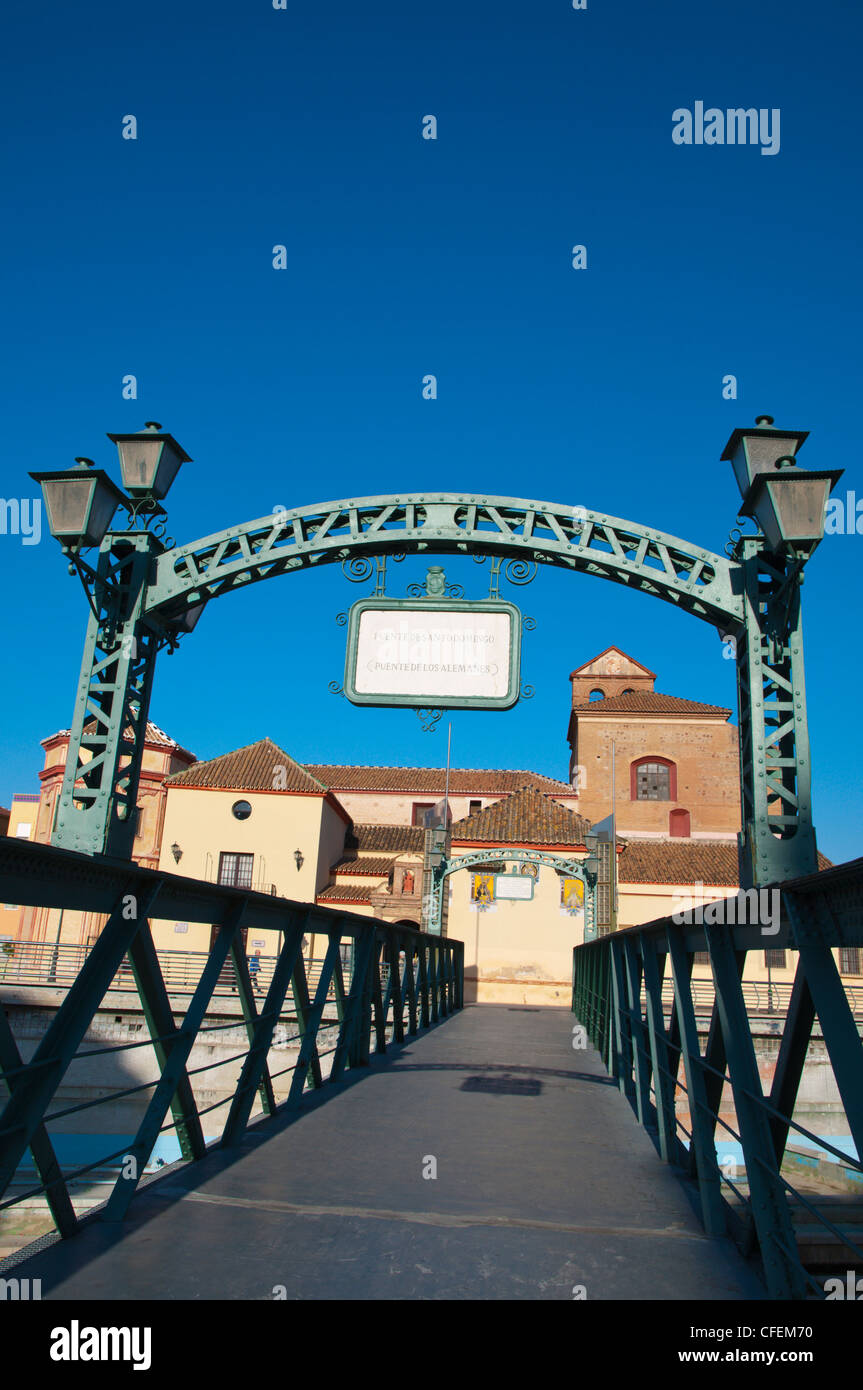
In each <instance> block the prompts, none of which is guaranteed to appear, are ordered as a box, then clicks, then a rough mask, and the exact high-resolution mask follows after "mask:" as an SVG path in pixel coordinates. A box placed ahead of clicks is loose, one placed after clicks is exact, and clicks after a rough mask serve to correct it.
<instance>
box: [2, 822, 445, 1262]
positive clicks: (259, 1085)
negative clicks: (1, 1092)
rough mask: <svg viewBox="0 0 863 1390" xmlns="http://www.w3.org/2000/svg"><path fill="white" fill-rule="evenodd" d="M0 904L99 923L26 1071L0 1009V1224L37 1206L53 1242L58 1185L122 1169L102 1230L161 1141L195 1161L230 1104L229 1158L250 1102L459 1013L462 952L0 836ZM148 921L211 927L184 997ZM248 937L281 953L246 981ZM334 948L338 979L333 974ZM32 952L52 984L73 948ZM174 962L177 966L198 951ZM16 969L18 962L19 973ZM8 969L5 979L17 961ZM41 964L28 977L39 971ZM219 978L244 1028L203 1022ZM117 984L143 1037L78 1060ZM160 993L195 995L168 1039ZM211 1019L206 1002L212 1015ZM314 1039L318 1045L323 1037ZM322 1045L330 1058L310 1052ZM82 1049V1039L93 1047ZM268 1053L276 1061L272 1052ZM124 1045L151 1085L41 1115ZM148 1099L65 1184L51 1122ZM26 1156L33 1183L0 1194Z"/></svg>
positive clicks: (340, 1072) (67, 1205)
mask: <svg viewBox="0 0 863 1390" xmlns="http://www.w3.org/2000/svg"><path fill="white" fill-rule="evenodd" d="M0 896H2V898H4V899H5V900H6V901H9V902H16V903H20V904H22V905H24V906H41V907H47V908H67V909H72V910H81V911H85V912H94V913H100V914H104V915H105V917H106V919H107V920H106V924H105V926H104V928H103V930H102V932H101V933H100V935H99V937H98V938H97V939H96V941H95V942H94V943H93V944H92V946H91V947H89V948H87V949H86V954H85V956H84V958H83V959H82V960H81V959H78V961H77V963H78V970H77V973H76V974H75V977H74V979H71V980H70V979H67V978H63V980H62V982H63V984H64V985H67V986H68V992H67V993H66V996H65V998H64V999H63V1001H62V1003H61V1004H60V1006H59V1007H58V1009H57V1011H56V1013H55V1015H54V1018H53V1020H52V1022H51V1024H50V1026H49V1027H48V1029H47V1032H46V1033H45V1035H44V1037H43V1038H42V1040H41V1042H40V1043H39V1044H38V1046H37V1047H36V1050H35V1052H34V1054H33V1056H32V1057H31V1058H30V1059H29V1060H28V1061H27V1062H24V1061H23V1060H22V1058H21V1054H20V1051H19V1048H18V1043H17V1041H16V1039H15V1037H14V1035H13V1032H12V1028H11V1026H10V1023H9V1020H8V1019H7V1017H6V1015H5V1013H4V1011H3V1009H2V1008H0V1075H2V1079H3V1081H4V1083H5V1086H6V1089H7V1090H8V1092H9V1098H8V1101H7V1103H6V1105H5V1108H4V1109H3V1110H2V1113H0V1199H2V1200H0V1211H2V1210H4V1209H5V1208H8V1207H10V1206H13V1205H14V1204H15V1203H16V1202H20V1201H23V1200H24V1199H25V1198H29V1197H32V1196H35V1195H37V1194H44V1196H45V1199H46V1201H47V1204H48V1207H49V1209H50V1212H51V1215H52V1217H53V1219H54V1223H55V1225H56V1228H57V1230H58V1232H59V1233H60V1235H62V1236H69V1235H72V1234H73V1233H74V1232H75V1231H76V1230H77V1229H78V1227H79V1224H80V1222H79V1218H78V1216H77V1215H76V1213H75V1211H74V1208H73V1205H72V1201H71V1198H70V1195H69V1186H68V1184H69V1183H70V1182H72V1181H73V1180H75V1179H78V1178H80V1177H82V1176H83V1175H86V1174H88V1173H89V1174H93V1173H95V1172H97V1171H98V1172H102V1171H103V1170H104V1169H105V1168H106V1167H108V1166H110V1165H112V1164H113V1165H120V1164H121V1165H122V1166H121V1168H120V1172H119V1175H118V1176H117V1178H116V1180H115V1182H114V1184H113V1188H112V1191H111V1194H110V1196H109V1198H108V1200H107V1202H106V1204H105V1206H104V1209H102V1210H101V1211H100V1219H103V1220H107V1221H121V1220H122V1219H123V1217H124V1216H125V1214H126V1211H127V1209H128V1206H129V1202H130V1201H131V1200H132V1197H133V1196H134V1194H135V1191H136V1189H137V1187H138V1184H139V1182H140V1179H141V1177H142V1176H143V1172H144V1168H145V1166H146V1164H147V1162H148V1159H149V1158H150V1156H151V1154H152V1153H153V1151H154V1147H155V1145H156V1141H157V1140H158V1138H159V1136H160V1134H163V1133H164V1132H166V1131H168V1130H172V1129H173V1130H175V1131H176V1136H177V1139H178V1141H179V1145H180V1150H181V1153H182V1156H183V1158H184V1159H187V1160H195V1159H198V1158H202V1157H203V1156H204V1154H205V1152H206V1151H207V1147H208V1145H207V1141H206V1140H205V1138H204V1133H203V1128H202V1124H201V1121H202V1117H203V1116H204V1115H205V1114H208V1113H211V1112H213V1111H215V1110H218V1109H219V1107H220V1106H223V1105H227V1106H228V1107H229V1109H228V1113H227V1117H226V1119H225V1123H224V1126H223V1128H222V1129H221V1133H220V1136H219V1138H218V1141H217V1142H218V1143H219V1144H220V1145H221V1146H223V1147H231V1146H234V1145H236V1144H237V1143H238V1142H239V1141H240V1139H241V1138H242V1135H243V1134H244V1133H245V1131H246V1129H247V1128H248V1126H249V1123H250V1120H251V1118H252V1110H253V1107H254V1105H255V1102H256V1099H259V1101H260V1107H259V1109H260V1112H261V1113H262V1114H263V1115H273V1114H275V1113H281V1112H283V1111H288V1110H291V1109H293V1108H295V1107H296V1106H298V1105H299V1104H300V1102H301V1100H302V1097H303V1094H304V1093H305V1092H306V1091H307V1090H317V1089H319V1088H320V1087H322V1086H323V1085H325V1084H333V1083H336V1082H338V1081H340V1080H342V1079H343V1078H344V1076H345V1074H346V1072H348V1071H351V1070H354V1069H356V1068H359V1067H363V1066H365V1065H368V1062H369V1060H370V1056H371V1053H372V1052H375V1053H383V1052H385V1051H386V1049H387V1044H388V1042H392V1041H394V1042H396V1043H400V1042H403V1041H404V1039H405V1036H406V1035H408V1034H415V1033H417V1032H418V1031H419V1030H420V1029H421V1028H427V1027H429V1026H430V1025H431V1024H433V1023H436V1022H438V1021H439V1020H441V1019H443V1018H446V1017H447V1016H448V1015H449V1014H450V1013H452V1012H453V1011H454V1010H456V1009H460V1008H461V1007H462V1005H463V1002H464V950H463V946H462V943H461V942H460V941H455V940H452V939H447V938H442V937H437V936H429V935H427V934H425V933H423V932H420V931H418V930H415V929H412V928H409V927H405V926H403V925H398V926H394V925H390V924H388V923H384V922H380V921H378V920H376V919H373V918H368V917H360V916H356V915H354V914H353V913H349V912H341V911H335V910H333V909H330V908H325V907H318V906H316V905H315V904H309V903H297V902H292V901H290V900H288V899H284V898H275V897H272V896H271V895H269V894H262V893H256V892H254V891H252V890H248V891H246V890H244V889H237V888H227V887H224V886H220V885H217V884H212V883H207V882H204V881H199V880H196V879H188V878H182V877H180V876H179V875H175V874H169V873H165V872H163V871H154V870H151V869H144V868H142V867H140V866H139V865H137V864H134V863H131V862H129V863H124V862H120V861H117V860H108V859H104V860H101V859H94V858H89V857H88V856H86V855H81V854H76V853H72V852H70V851H68V850H60V849H55V848H53V847H51V846H48V845H38V844H33V843H30V842H27V841H20V840H10V839H5V838H3V839H0ZM151 917H152V918H160V919H168V920H171V919H173V920H181V921H187V922H204V923H207V924H209V925H211V926H212V925H215V926H216V927H217V928H218V930H217V932H216V935H215V939H214V942H213V946H212V949H211V950H210V952H209V953H208V954H207V957H206V960H205V961H204V963H203V967H202V969H201V970H200V973H199V975H198V978H197V981H195V982H194V983H193V982H192V981H191V979H190V980H188V981H187V982H186V984H185V985H184V986H183V990H182V991H178V990H177V989H176V987H175V986H172V985H171V984H169V980H170V978H171V972H170V964H169V965H167V966H164V967H163V959H164V958H160V957H159V955H158V954H157V952H156V950H155V947H154V945H153V938H152V935H151V932H150V918H151ZM245 928H248V929H250V931H255V930H258V931H260V930H266V929H273V930H276V931H280V932H281V933H282V936H281V940H282V942H283V945H282V947H281V950H280V952H279V954H278V956H277V957H275V958H268V959H267V968H266V970H265V969H263V968H262V969H260V970H259V971H258V979H257V981H256V982H253V981H252V979H251V977H250V972H249V962H248V958H247V954H246V950H245V948H244V944H243V936H244V929H245ZM312 932H314V933H315V934H316V935H319V936H322V937H325V938H326V940H327V949H326V953H325V955H324V958H323V961H322V962H320V963H318V962H316V964H319V969H318V971H317V975H316V977H315V974H314V972H313V973H312V975H311V977H310V972H309V970H308V968H307V965H306V962H305V961H304V959H303V954H302V945H303V938H304V936H305V935H307V934H311V933H312ZM30 944H39V943H30ZM346 948H347V954H348V960H349V969H348V970H347V971H345V969H344V968H343V960H344V959H345V955H346ZM44 949H46V950H47V951H49V952H50V953H51V957H50V958H49V964H48V970H49V973H50V970H51V969H52V968H54V969H55V981H56V978H57V971H59V970H60V968H61V956H60V953H61V952H63V951H64V950H65V951H67V952H68V951H69V950H72V951H73V952H74V951H75V950H76V949H79V948H74V947H72V948H69V947H65V948H64V947H62V946H61V947H59V948H58V956H57V963H56V967H53V951H54V949H55V948H54V947H53V946H48V947H45V948H44ZM178 954H180V955H182V956H186V957H188V956H191V955H193V954H195V953H191V952H190V953H186V952H181V953H178ZM26 957H27V952H26V951H25V953H24V956H23V957H22V960H23V959H25V958H26ZM5 959H6V961H7V969H8V964H9V962H10V961H12V960H14V955H13V956H12V957H5ZM63 962H64V966H66V965H69V964H70V963H71V964H74V963H75V962H76V957H75V956H74V955H73V956H71V957H65V956H64V957H63ZM43 965H44V962H42V963H40V964H39V965H38V967H37V966H36V965H34V966H33V968H34V969H35V968H39V969H42V968H43ZM187 966H188V960H187V961H186V962H185V966H183V965H181V967H180V969H181V973H182V971H183V970H184V969H185V968H186V967H187ZM166 970H167V971H168V975H167V978H166V973H165V971H166ZM226 972H232V973H233V979H234V983H235V987H236V994H237V998H238V999H239V1001H240V1005H241V1012H242V1018H238V1019H233V1020H230V1021H228V1022H227V1023H226V1022H220V1023H216V1024H207V1023H205V1018H206V1017H207V1012H208V1008H209V1007H210V1005H211V1003H212V1001H213V999H214V997H215V996H216V994H217V992H218V988H219V982H220V979H221V981H222V983H223V984H224V981H225V975H226ZM7 978H8V977H7ZM118 979H119V980H122V982H123V985H124V986H128V987H129V988H133V989H134V990H135V991H136V993H137V994H138V996H139V998H140V1001H141V1007H142V1011H143V1014H144V1018H145V1020H146V1024H147V1028H148V1032H149V1037H147V1038H143V1039H141V1040H139V1041H135V1042H128V1043H121V1044H114V1045H112V1046H107V1047H101V1046H99V1047H96V1048H94V1047H93V1046H92V1045H88V1046H87V1047H82V1044H83V1043H84V1041H85V1039H86V1037H87V1033H88V1030H89V1029H90V1028H91V1025H92V1024H93V1021H94V1018H95V1016H96V1014H97V1012H98V1010H99V1008H100V1005H101V1003H102V1000H103V998H104V996H105V994H106V992H107V991H108V990H109V988H110V987H111V986H112V983H114V984H116V982H117V980H118ZM169 989H170V990H171V991H172V992H174V993H177V992H184V991H185V992H189V993H190V994H191V998H190V999H189V1002H188V1006H187V1007H186V1010H185V1014H184V1016H183V1018H182V1021H181V1023H180V1025H179V1026H178V1025H177V1023H176V1022H175V1018H174V1008H173V1007H172V1005H171V1002H170V999H169ZM289 990H290V992H291V994H292V1000H293V1008H292V1010H291V1013H290V1015H288V1016H292V1017H294V1018H295V1020H296V1025H297V1028H296V1033H295V1034H293V1035H292V1036H290V1037H285V1036H283V1033H284V1030H283V1029H281V1028H280V1029H279V1030H278V1036H277V1037H276V1036H275V1035H276V1029H277V1025H278V1023H279V1019H280V1018H284V1017H285V1000H286V996H287V994H288V991H289ZM259 992H260V994H259ZM260 995H262V997H260ZM259 997H260V1002H261V1005H262V1007H260V1008H259V1002H258V1001H259ZM328 1000H329V1001H332V1002H334V1005H335V1017H334V1018H333V1017H329V1018H328V1017H327V1016H326V1013H325V1010H326V1006H327V1002H328ZM219 1007H220V1006H219V1005H218V1004H217V1005H216V1010H218V1008H219ZM221 1007H224V1006H223V1005H222V1006H221ZM238 1026H239V1027H244V1028H245V1032H246V1036H247V1041H248V1046H247V1047H246V1048H245V1049H244V1050H243V1051H242V1052H240V1053H236V1054H233V1055H231V1056H229V1057H226V1058H224V1059H221V1060H218V1061H215V1062H212V1063H209V1064H208V1065H204V1066H199V1067H195V1068H191V1067H190V1066H189V1058H190V1054H191V1052H192V1049H193V1047H194V1046H195V1044H196V1042H198V1041H204V1042H206V1041H208V1037H209V1035H212V1034H216V1035H218V1034H219V1032H220V1031H222V1030H225V1029H228V1030H230V1029H232V1028H234V1029H236V1028H237V1027H238ZM325 1031H326V1032H328V1034H329V1036H328V1037H327V1038H326V1039H325V1038H324V1032H325ZM333 1034H335V1041H334V1042H333ZM319 1035H320V1040H321V1041H327V1042H332V1046H328V1047H325V1048H324V1047H320V1046H319ZM92 1041H93V1039H92V1037H91V1038H90V1039H89V1043H90V1044H92ZM274 1043H277V1045H278V1047H279V1049H280V1050H279V1051H278V1052H276V1053H272V1054H271V1048H272V1047H273V1045H274ZM291 1043H293V1044H295V1045H296V1051H297V1056H296V1058H295V1059H293V1060H291V1062H290V1064H289V1065H288V1066H287V1067H281V1068H280V1070H278V1071H273V1070H271V1067H270V1057H271V1055H272V1056H274V1057H276V1058H277V1059H278V1060H279V1062H282V1061H283V1060H284V1051H283V1050H281V1049H284V1047H285V1045H286V1044H291ZM136 1048H151V1049H152V1051H153V1053H154V1054H155V1059H156V1062H157V1066H158V1075H157V1076H156V1077H155V1079H153V1080H149V1081H146V1082H144V1083H143V1084H140V1085H133V1086H126V1087H122V1088H120V1089H119V1090H113V1091H108V1092H107V1093H105V1094H102V1095H99V1096H97V1097H96V1098H95V1099H92V1100H85V1101H83V1102H81V1103H78V1104H75V1105H72V1106H65V1107H62V1108H55V1109H53V1110H51V1109H50V1106H51V1104H52V1102H53V1101H54V1100H55V1098H56V1097H57V1092H58V1090H59V1088H60V1085H61V1083H62V1082H63V1079H64V1077H65V1076H66V1074H67V1073H68V1071H69V1068H70V1067H71V1066H72V1064H73V1063H76V1064H80V1063H81V1062H83V1061H85V1060H86V1059H89V1058H93V1057H105V1056H109V1055H115V1054H120V1053H123V1054H125V1053H129V1052H131V1051H133V1050H134V1049H136ZM325 1059H326V1060H325ZM238 1063H239V1064H240V1066H239V1076H238V1078H237V1080H236V1084H235V1085H233V1087H232V1088H229V1094H228V1095H227V1096H225V1097H224V1098H223V1099H220V1100H218V1101H216V1102H215V1103H213V1104H209V1105H206V1106H203V1105H202V1104H201V1103H200V1101H199V1100H198V1099H197V1098H196V1095H195V1091H194V1089H193V1085H192V1077H198V1076H200V1075H201V1074H207V1075H209V1074H211V1073H212V1072H213V1071H214V1069H215V1068H217V1067H221V1066H226V1065H229V1064H231V1065H235V1066H236V1064H238ZM322 1063H323V1064H324V1065H323V1066H322ZM327 1066H328V1070H326V1068H327ZM282 1076H284V1077H285V1078H286V1080H285V1081H284V1082H282V1084H281V1086H280V1090H283V1091H284V1090H287V1096H286V1098H285V1099H284V1100H283V1101H281V1102H277V1100H276V1093H275V1090H274V1085H273V1083H274V1082H275V1081H276V1080H277V1078H279V1077H282ZM287 1078H289V1080H288V1079H287ZM99 1089H100V1090H101V1087H100V1088H99ZM147 1092H150V1093H151V1094H150V1096H149V1099H148V1100H146V1104H145V1110H144V1115H143V1118H142V1119H141V1121H140V1123H139V1124H138V1127H137V1130H136V1132H135V1136H134V1139H133V1140H132V1141H131V1142H130V1143H127V1144H125V1145H124V1147H123V1149H122V1150H118V1151H117V1152H116V1153H110V1154H107V1155H104V1156H102V1157H100V1158H99V1159H98V1160H96V1161H95V1162H93V1163H88V1164H86V1165H83V1166H79V1167H77V1168H75V1169H72V1170H67V1171H65V1172H64V1171H63V1170H62V1169H61V1166H60V1164H59V1162H58V1159H57V1156H56V1153H55V1150H54V1145H53V1143H52V1139H51V1136H50V1134H49V1130H48V1125H49V1124H50V1123H51V1122H54V1121H57V1120H59V1119H61V1118H67V1117H68V1116H70V1115H71V1114H73V1113H79V1112H83V1111H87V1110H90V1109H93V1108H95V1107H97V1106H100V1105H110V1104H112V1103H114V1102H116V1101H118V1100H121V1099H126V1098H128V1097H131V1096H136V1097H137V1098H138V1099H139V1100H140V1099H141V1098H142V1097H144V1098H146V1094H147ZM169 1111H170V1114H171V1118H170V1119H168V1118H167V1117H168V1113H169ZM208 1124H211V1121H209V1122H208ZM110 1128H111V1126H110V1125H109V1126H108V1129H109V1130H110ZM28 1148H29V1150H30V1152H31V1153H32V1156H33V1161H34V1163H35V1166H36V1169H37V1172H38V1175H39V1179H40V1182H39V1183H38V1184H36V1185H34V1186H32V1187H30V1188H28V1189H26V1190H25V1191H23V1192H16V1193H15V1195H14V1196H12V1197H6V1193H7V1190H8V1188H9V1186H10V1183H12V1181H13V1179H14V1177H15V1174H16V1172H17V1171H18V1169H19V1166H20V1164H21V1162H22V1159H23V1158H24V1156H25V1154H26V1152H27V1150H28Z"/></svg>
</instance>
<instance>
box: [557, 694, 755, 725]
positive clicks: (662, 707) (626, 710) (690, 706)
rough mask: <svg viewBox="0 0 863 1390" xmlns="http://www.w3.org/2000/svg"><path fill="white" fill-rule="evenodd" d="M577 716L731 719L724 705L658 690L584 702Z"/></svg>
mask: <svg viewBox="0 0 863 1390" xmlns="http://www.w3.org/2000/svg"><path fill="white" fill-rule="evenodd" d="M572 708H573V710H574V711H575V712H576V713H577V714H581V713H583V712H586V711H589V712H590V713H591V714H721V715H723V716H724V718H725V719H729V718H730V717H731V710H730V709H725V708H724V707H723V706H722V705H704V704H702V703H701V702H700V701H699V700H681V699H680V697H679V696H678V695H660V694H659V692H658V691H656V690H635V691H633V692H632V694H630V695H609V697H608V699H607V700H582V701H579V703H578V704H577V705H573V707H572Z"/></svg>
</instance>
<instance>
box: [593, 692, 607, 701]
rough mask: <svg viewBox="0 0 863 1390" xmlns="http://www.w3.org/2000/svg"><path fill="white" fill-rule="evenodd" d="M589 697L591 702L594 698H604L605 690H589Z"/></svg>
mask: <svg viewBox="0 0 863 1390" xmlns="http://www.w3.org/2000/svg"><path fill="white" fill-rule="evenodd" d="M590 699H591V703H593V701H594V700H604V699H605V691H604V690H591V692H590Z"/></svg>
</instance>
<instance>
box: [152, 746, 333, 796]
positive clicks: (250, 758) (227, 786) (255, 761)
mask: <svg viewBox="0 0 863 1390" xmlns="http://www.w3.org/2000/svg"><path fill="white" fill-rule="evenodd" d="M279 769H284V770H283V771H282V772H279ZM166 785H167V786H169V787H211V788H217V789H219V790H221V791H238V792H240V791H242V792H255V791H269V792H271V791H288V792H317V793H318V794H319V795H322V794H323V793H325V792H326V790H327V789H326V787H325V786H324V785H323V784H322V783H321V782H319V781H317V779H316V778H314V777H312V776H311V775H310V773H308V772H307V771H306V769H305V768H304V767H301V766H300V764H299V763H295V762H294V760H293V758H292V757H290V756H289V754H287V753H286V752H285V750H284V749H283V748H280V747H279V746H278V744H277V743H273V741H272V739H269V738H262V739H259V740H258V742H257V743H249V744H247V745H246V747H245V748H237V749H235V750H234V752H233V753H223V754H222V755H221V756H220V757H218V758H210V760H209V761H208V762H202V763H195V764H194V765H193V766H192V767H189V768H186V770H185V771H184V772H175V773H174V775H173V777H168V778H167V779H166Z"/></svg>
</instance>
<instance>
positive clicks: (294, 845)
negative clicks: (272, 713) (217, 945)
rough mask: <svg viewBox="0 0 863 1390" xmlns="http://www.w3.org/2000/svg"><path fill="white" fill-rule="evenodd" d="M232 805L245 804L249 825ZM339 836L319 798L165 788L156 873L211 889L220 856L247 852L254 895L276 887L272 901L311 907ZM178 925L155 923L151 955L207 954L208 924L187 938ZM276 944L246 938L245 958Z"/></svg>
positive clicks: (259, 935)
mask: <svg viewBox="0 0 863 1390" xmlns="http://www.w3.org/2000/svg"><path fill="white" fill-rule="evenodd" d="M236 801H248V803H249V805H250V806H251V808H252V813H251V815H250V816H249V817H248V819H247V820H243V821H240V820H237V819H236V817H235V816H234V815H233V814H232V812H231V807H232V806H233V805H234V803H235V802H236ZM344 832H345V825H344V822H343V821H342V820H341V819H340V817H339V816H338V815H337V814H336V812H335V811H334V810H333V809H332V808H331V807H330V806H328V805H326V803H325V801H324V799H323V797H319V796H297V795H295V794H292V793H290V792H238V791H214V790H212V789H210V788H199V787H168V788H167V801H166V805H165V823H164V828H163V831H162V843H161V850H160V854H159V868H160V869H162V870H164V871H165V872H167V873H173V874H182V875H183V876H186V877H189V878H203V879H206V880H207V881H208V882H210V883H215V882H217V881H218V876H219V859H220V855H221V854H222V853H238V854H251V855H253V856H254V860H253V864H252V887H253V888H254V889H256V890H257V891H259V892H268V891H269V886H270V884H275V887H276V894H277V896H278V897H285V898H291V899H293V900H295V901H297V902H308V903H311V902H314V900H315V895H316V893H317V891H318V890H319V888H321V887H323V885H324V883H326V882H327V878H328V873H329V863H330V862H335V860H336V859H338V858H339V855H340V853H341V846H338V847H337V843H338V840H339V837H341V844H342V845H343V844H344ZM173 844H177V845H179V846H180V849H181V850H182V857H181V858H180V861H179V863H178V862H176V861H175V859H174V855H173V852H172V850H171V846H172V845H173ZM297 849H299V850H300V852H301V854H302V856H303V864H302V867H301V868H300V869H299V870H298V869H297V865H296V862H295V860H294V851H295V850H297ZM330 854H332V860H331V861H330V860H329V855H330ZM324 861H327V862H326V863H325V862H324ZM177 925H178V924H177V923H175V922H167V921H158V922H157V921H154V923H153V940H154V942H155V944H156V947H157V949H160V950H189V951H206V950H208V949H209V945H210V928H209V926H207V925H206V924H201V923H194V922H190V923H189V924H188V930H187V931H186V932H177V931H176V927H177ZM180 925H182V924H180ZM278 945H279V932H278V931H277V930H272V931H257V930H256V931H254V933H252V932H250V933H249V937H248V945H247V949H248V951H249V953H250V954H251V953H252V952H254V951H255V950H260V951H261V954H262V955H265V956H268V955H275V954H276V953H277V950H278Z"/></svg>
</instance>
